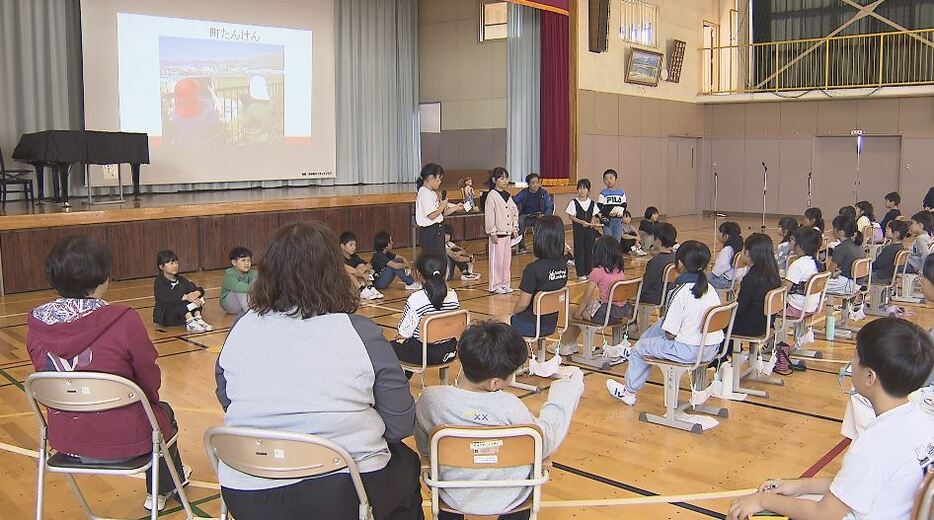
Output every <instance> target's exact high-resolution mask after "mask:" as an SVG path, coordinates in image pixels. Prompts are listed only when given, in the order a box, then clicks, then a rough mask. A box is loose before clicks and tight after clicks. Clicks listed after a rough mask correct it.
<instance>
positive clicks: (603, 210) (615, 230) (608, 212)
mask: <svg viewBox="0 0 934 520" xmlns="http://www.w3.org/2000/svg"><path fill="white" fill-rule="evenodd" d="M616 177H617V176H616V170H607V171H605V172H603V184H605V185H606V188H603V189H602V190H601V191H600V198H598V199H597V208H598V209H599V210H600V215H602V216H603V218H604V219H605V220H604V223H603V234H604V235H610V236H611V237H613V238H615V239H616V241H617V242H620V241H621V240H622V239H623V211H625V210H626V192H625V191H623V189H622V188H619V187H617V186H616Z"/></svg>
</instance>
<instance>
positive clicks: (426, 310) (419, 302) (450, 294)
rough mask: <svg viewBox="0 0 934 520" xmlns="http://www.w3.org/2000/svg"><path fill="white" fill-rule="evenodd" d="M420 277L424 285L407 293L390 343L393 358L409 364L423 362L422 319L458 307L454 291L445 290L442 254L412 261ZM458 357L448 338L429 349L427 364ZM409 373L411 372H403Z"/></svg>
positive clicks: (452, 343)
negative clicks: (397, 326) (406, 298)
mask: <svg viewBox="0 0 934 520" xmlns="http://www.w3.org/2000/svg"><path fill="white" fill-rule="evenodd" d="M415 265H416V269H418V274H419V276H421V277H422V280H424V282H425V283H424V285H423V286H421V287H419V289H421V290H419V291H416V292H414V293H412V294H410V295H409V299H408V300H406V302H405V307H403V308H402V318H401V319H400V320H399V333H398V336H397V337H396V340H395V341H393V342H392V346H393V349H394V350H395V351H396V357H398V358H399V360H400V361H404V362H405V363H408V364H410V365H421V364H422V340H421V330H420V328H421V325H422V318H424V317H425V316H428V315H429V314H435V313H438V312H447V311H456V310H457V309H460V302H459V301H458V300H457V293H455V292H454V290H453V289H448V286H447V284H446V283H445V281H444V270H445V268H446V267H447V261H446V259H445V258H444V256H443V255H442V254H441V253H435V252H428V253H422V254H421V255H419V257H418V260H416V262H415ZM455 356H457V341H455V340H449V341H446V342H444V343H440V344H437V345H430V346H429V348H428V364H429V365H438V364H441V363H447V362H448V361H451V360H452V359H454V357H455ZM406 375H411V372H406Z"/></svg>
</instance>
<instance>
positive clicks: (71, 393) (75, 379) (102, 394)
mask: <svg viewBox="0 0 934 520" xmlns="http://www.w3.org/2000/svg"><path fill="white" fill-rule="evenodd" d="M24 386H25V390H26V398H27V400H28V401H29V406H30V407H31V408H32V411H33V413H34V414H35V416H36V421H38V423H39V462H38V464H39V476H38V479H37V483H36V520H42V506H43V501H44V499H45V473H46V472H47V471H48V472H51V473H64V474H65V478H66V480H67V481H68V486H69V487H70V488H71V490H72V491H73V492H74V494H75V496H76V497H77V498H78V502H79V503H80V504H81V509H83V510H84V512H85V514H87V516H88V518H91V519H92V520H103V518H102V517H99V516H97V515H95V514H94V513H93V512H92V511H91V506H90V505H88V501H87V499H85V498H84V494H83V493H82V492H81V489H80V488H79V487H78V483H77V482H76V481H75V478H74V475H75V474H80V475H106V476H127V475H135V474H137V473H143V472H145V471H146V470H148V469H150V468H152V484H151V489H150V496H151V498H152V504H153V507H152V512H151V515H150V517H151V518H152V520H155V519H156V518H157V517H158V516H159V508H158V507H156V504H158V498H157V495H158V494H159V458H160V457H161V458H164V459H165V461H166V465H167V466H168V468H169V473H170V474H171V475H172V481H173V482H175V489H176V490H177V493H178V495H177V497H178V501H179V502H181V504H182V507H184V508H185V513H186V514H187V518H189V519H191V518H194V514H193V513H192V510H191V505H189V503H188V497H187V495H186V494H185V489H184V488H183V487H182V481H181V478H180V476H179V474H178V471H177V470H176V468H175V463H174V460H173V459H172V455H171V453H170V452H169V444H170V443H174V442H175V440H176V439H177V437H178V434H177V433H176V436H175V437H174V438H173V439H172V441H171V442H170V443H166V441H165V439H164V438H163V437H162V431H161V430H160V429H159V422H158V421H157V420H156V416H155V415H154V414H153V411H152V407H151V406H150V404H149V401H148V400H147V399H146V394H145V393H143V391H142V390H141V389H140V387H139V386H137V385H136V383H134V382H132V381H130V380H129V379H125V378H123V377H120V376H117V375H113V374H106V373H102V372H37V373H35V374H32V375H30V376H29V377H27V378H26V382H25V385H24ZM136 403H139V404H140V405H141V406H142V407H143V411H144V412H145V413H146V417H147V418H148V419H149V426H150V428H152V452H151V453H147V454H145V455H141V456H139V457H136V458H135V459H131V460H129V461H126V462H114V463H93V464H92V463H82V462H80V461H73V460H70V458H67V457H66V456H65V454H64V453H61V452H55V453H51V454H50V450H49V448H48V423H47V422H46V420H45V417H44V416H43V415H42V410H41V409H40V408H39V405H40V404H41V405H42V406H44V407H45V408H47V409H49V410H57V411H60V412H68V413H95V412H106V411H108V410H114V409H117V408H123V407H124V406H131V405H134V404H136Z"/></svg>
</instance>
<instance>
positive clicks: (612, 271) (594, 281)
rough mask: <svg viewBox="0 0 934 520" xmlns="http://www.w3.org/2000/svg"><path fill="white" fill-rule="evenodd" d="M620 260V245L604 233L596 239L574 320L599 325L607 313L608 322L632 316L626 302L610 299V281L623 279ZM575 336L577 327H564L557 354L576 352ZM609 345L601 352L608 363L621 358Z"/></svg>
mask: <svg viewBox="0 0 934 520" xmlns="http://www.w3.org/2000/svg"><path fill="white" fill-rule="evenodd" d="M623 262H624V258H623V248H622V247H620V245H619V242H617V241H616V239H615V238H613V237H611V236H606V235H604V236H602V237H600V238H598V239H597V242H596V244H595V245H594V268H593V270H592V271H591V272H590V277H589V278H588V279H589V283H588V284H587V288H586V289H584V296H583V298H581V301H580V304H578V306H577V309H576V310H575V311H574V319H576V320H580V321H584V320H586V321H589V322H593V323H598V324H600V325H602V324H603V322H604V320H605V319H606V313H608V312H609V313H610V323H618V322H620V321H622V320H624V319H627V318H629V317H630V316H632V312H633V309H632V305H631V304H630V303H629V302H628V301H626V300H622V301H614V302H612V303H611V302H610V289H611V288H612V287H613V284H614V283H616V282H619V281H622V280H625V279H626V273H625V272H624V267H623ZM579 335H580V328H579V327H568V330H566V331H565V332H564V334H562V335H561V342H560V346H559V353H560V354H561V355H568V354H573V353H575V352H577V337H578V336H579ZM613 347H615V348H611V349H610V350H611V352H604V353H603V355H604V356H605V357H606V358H607V359H608V360H609V362H610V364H611V365H618V364H619V363H622V362H623V361H625V359H624V358H623V357H622V356H620V355H619V349H618V346H616V345H614V346H613Z"/></svg>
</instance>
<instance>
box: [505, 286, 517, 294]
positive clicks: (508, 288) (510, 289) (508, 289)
mask: <svg viewBox="0 0 934 520" xmlns="http://www.w3.org/2000/svg"><path fill="white" fill-rule="evenodd" d="M502 289H503V294H509V293H511V292H515V291H516V290H515V289H513V288H512V287H503V288H502Z"/></svg>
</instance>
